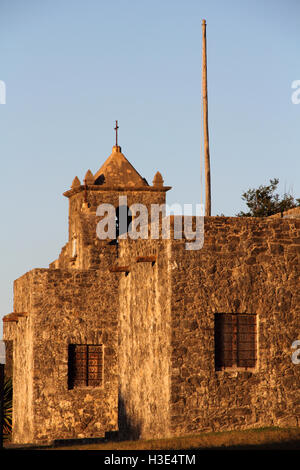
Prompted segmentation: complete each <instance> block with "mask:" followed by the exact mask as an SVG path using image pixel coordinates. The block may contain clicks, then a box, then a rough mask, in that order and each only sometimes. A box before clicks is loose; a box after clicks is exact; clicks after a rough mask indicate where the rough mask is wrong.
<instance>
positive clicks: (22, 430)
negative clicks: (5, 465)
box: [3, 274, 33, 442]
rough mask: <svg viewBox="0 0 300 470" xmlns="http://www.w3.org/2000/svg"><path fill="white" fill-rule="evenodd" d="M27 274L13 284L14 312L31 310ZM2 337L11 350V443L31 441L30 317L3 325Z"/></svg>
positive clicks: (31, 374) (31, 372)
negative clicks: (24, 439)
mask: <svg viewBox="0 0 300 470" xmlns="http://www.w3.org/2000/svg"><path fill="white" fill-rule="evenodd" d="M30 288H31V285H30V282H29V276H28V274H26V275H24V276H22V277H21V278H20V279H18V280H16V281H15V282H14V311H15V312H29V311H30V310H31V308H32V297H31V295H30ZM3 337H4V340H6V341H8V342H9V343H10V344H11V345H12V348H11V349H12V351H13V364H12V376H13V414H12V416H13V440H15V441H16V442H23V438H24V436H26V439H27V440H26V441H25V442H31V440H32V439H33V356H32V351H33V324H32V319H31V318H30V317H24V318H19V319H18V321H17V322H4V323H3Z"/></svg>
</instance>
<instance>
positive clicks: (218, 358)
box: [215, 313, 234, 369]
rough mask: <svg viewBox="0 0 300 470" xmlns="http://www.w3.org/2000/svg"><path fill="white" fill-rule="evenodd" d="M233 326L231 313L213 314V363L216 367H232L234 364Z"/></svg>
mask: <svg viewBox="0 0 300 470" xmlns="http://www.w3.org/2000/svg"><path fill="white" fill-rule="evenodd" d="M233 328H234V324H233V318H232V315H231V314H227V313H224V314H216V315H215V365H216V368H217V369H222V368H224V367H232V366H233V364H234V360H233V353H234V349H233V342H232V338H233Z"/></svg>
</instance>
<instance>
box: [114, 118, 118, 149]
mask: <svg viewBox="0 0 300 470" xmlns="http://www.w3.org/2000/svg"><path fill="white" fill-rule="evenodd" d="M114 129H115V131H116V146H118V129H119V126H118V121H116V127H115V128H114Z"/></svg>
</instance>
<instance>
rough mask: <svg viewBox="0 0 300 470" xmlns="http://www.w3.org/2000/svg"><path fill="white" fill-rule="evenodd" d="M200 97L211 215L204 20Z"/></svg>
mask: <svg viewBox="0 0 300 470" xmlns="http://www.w3.org/2000/svg"><path fill="white" fill-rule="evenodd" d="M202 98H203V127H204V168H205V215H206V216H210V215H211V183H210V157H209V133H208V100H207V61H206V21H205V20H202Z"/></svg>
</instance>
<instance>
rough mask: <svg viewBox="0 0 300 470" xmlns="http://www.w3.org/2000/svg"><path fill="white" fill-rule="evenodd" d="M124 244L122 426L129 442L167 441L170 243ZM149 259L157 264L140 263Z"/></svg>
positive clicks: (121, 346) (120, 357)
mask: <svg viewBox="0 0 300 470" xmlns="http://www.w3.org/2000/svg"><path fill="white" fill-rule="evenodd" d="M120 245H121V247H120V260H119V264H120V265H122V264H123V265H128V266H129V267H130V273H129V274H128V275H126V274H125V273H120V274H119V276H120V320H119V322H120V323H119V380H120V393H119V407H120V408H119V427H120V431H121V434H122V435H123V436H126V437H127V438H128V437H135V438H136V437H141V438H148V439H149V438H158V437H165V436H168V435H169V433H170V422H169V418H170V414H169V402H170V337H171V331H170V303H171V292H170V283H169V279H170V276H169V257H170V243H165V242H164V243H163V242H156V243H155V244H152V243H151V242H150V243H148V242H147V241H145V242H144V241H133V240H131V241H130V240H128V241H127V242H123V241H121V242H120ZM150 255H152V256H153V255H155V256H156V261H155V262H151V261H149V260H148V261H147V260H143V261H141V262H137V257H140V256H144V257H145V256H146V257H147V256H150ZM146 259H147V258H146ZM150 259H151V258H150Z"/></svg>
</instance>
